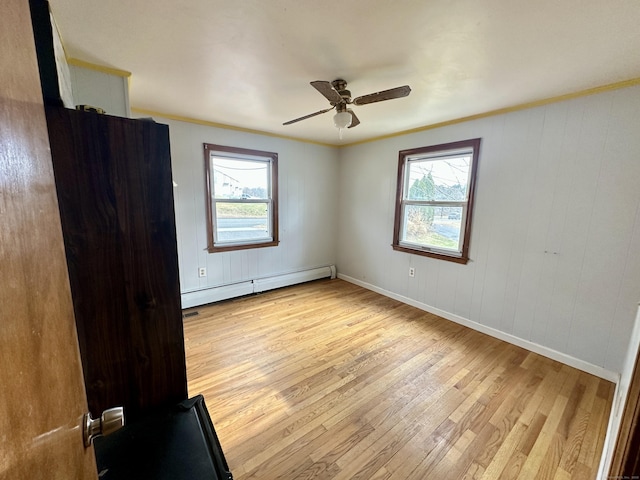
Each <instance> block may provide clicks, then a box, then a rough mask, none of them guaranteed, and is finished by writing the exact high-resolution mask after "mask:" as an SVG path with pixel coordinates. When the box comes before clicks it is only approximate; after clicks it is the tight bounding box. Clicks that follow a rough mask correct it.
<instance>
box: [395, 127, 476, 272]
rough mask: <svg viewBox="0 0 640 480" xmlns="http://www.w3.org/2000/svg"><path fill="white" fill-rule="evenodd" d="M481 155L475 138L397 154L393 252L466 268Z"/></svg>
mask: <svg viewBox="0 0 640 480" xmlns="http://www.w3.org/2000/svg"><path fill="white" fill-rule="evenodd" d="M479 150H480V139H479V138H475V139H471V140H464V141H460V142H454V143H447V144H442V145H433V146H429V147H421V148H415V149H411V150H403V151H401V152H399V159H398V187H397V195H396V214H395V222H394V232H393V244H392V247H393V249H394V250H399V251H403V252H409V253H414V254H417V255H424V256H428V257H435V258H441V259H443V260H449V261H453V262H457V263H467V261H468V260H469V239H470V238H471V217H472V211H473V197H474V190H475V183H476V182H475V179H476V171H477V167H478V153H479Z"/></svg>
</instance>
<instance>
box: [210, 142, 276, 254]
mask: <svg viewBox="0 0 640 480" xmlns="http://www.w3.org/2000/svg"><path fill="white" fill-rule="evenodd" d="M204 160H205V170H206V182H207V184H206V191H207V236H208V240H207V242H208V250H209V252H210V253H213V252H222V251H229V250H240V249H246V248H258V247H271V246H275V245H277V244H278V154H277V153H272V152H261V151H257V150H248V149H244V148H235V147H225V146H221V145H211V144H208V143H205V144H204Z"/></svg>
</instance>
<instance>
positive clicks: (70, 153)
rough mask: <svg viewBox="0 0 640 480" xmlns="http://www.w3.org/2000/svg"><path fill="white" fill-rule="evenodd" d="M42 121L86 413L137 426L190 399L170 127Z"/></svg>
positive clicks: (58, 117)
mask: <svg viewBox="0 0 640 480" xmlns="http://www.w3.org/2000/svg"><path fill="white" fill-rule="evenodd" d="M46 116H47V124H48V130H49V139H50V143H51V154H52V158H53V167H54V173H55V179H56V189H57V193H58V202H59V207H60V214H61V219H62V229H63V236H64V242H65V250H66V256H67V263H68V270H69V280H70V283H71V293H72V297H73V305H74V311H75V317H76V327H77V332H78V340H79V344H80V352H81V356H82V366H83V369H84V377H85V383H86V391H87V399H88V403H89V409H90V411H91V413H92V415H93V416H94V417H96V416H99V415H100V414H101V413H102V412H103V411H104V410H105V409H108V408H111V407H115V406H124V409H125V416H126V419H127V422H131V421H135V420H136V419H138V418H140V417H141V416H143V415H145V414H146V413H149V412H150V411H152V410H154V409H157V408H160V407H166V406H170V405H174V404H176V403H178V402H181V401H183V400H185V399H186V398H187V383H186V369H185V355H184V338H183V329H182V313H181V305H180V287H179V277H178V254H177V247H176V229H175V217H174V206H173V182H172V177H171V158H170V152H169V129H168V127H167V126H166V125H161V124H157V123H155V122H153V121H145V120H132V119H127V118H120V117H113V116H109V115H100V114H97V113H92V112H84V111H77V110H70V109H66V108H63V107H56V106H47V107H46ZM43 258H46V254H44V252H43Z"/></svg>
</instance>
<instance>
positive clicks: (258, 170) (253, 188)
mask: <svg viewBox="0 0 640 480" xmlns="http://www.w3.org/2000/svg"><path fill="white" fill-rule="evenodd" d="M211 163H212V168H213V192H214V196H215V198H257V199H263V200H266V199H268V198H269V162H261V161H251V160H238V159H227V158H222V157H212V158H211Z"/></svg>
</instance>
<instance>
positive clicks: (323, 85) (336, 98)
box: [311, 80, 342, 105]
mask: <svg viewBox="0 0 640 480" xmlns="http://www.w3.org/2000/svg"><path fill="white" fill-rule="evenodd" d="M311 86H312V87H313V88H315V89H316V90H318V91H319V92H320V93H321V94H322V95H324V97H325V98H326V99H327V100H329V101H330V102H331V104H332V105H333V104H334V103H340V102H342V97H341V96H340V94H339V93H338V91H337V90H336V89H335V88H333V85H331V82H325V81H324V80H315V81H313V82H311Z"/></svg>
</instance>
